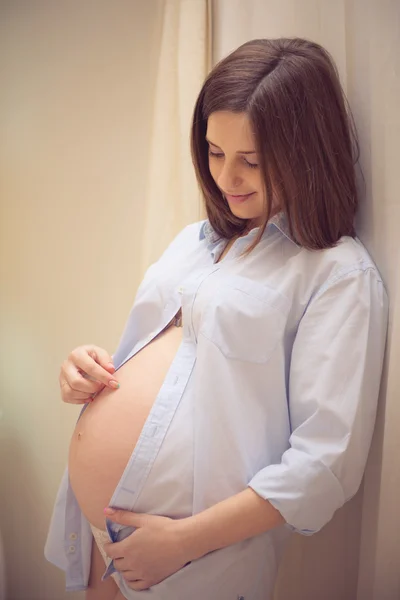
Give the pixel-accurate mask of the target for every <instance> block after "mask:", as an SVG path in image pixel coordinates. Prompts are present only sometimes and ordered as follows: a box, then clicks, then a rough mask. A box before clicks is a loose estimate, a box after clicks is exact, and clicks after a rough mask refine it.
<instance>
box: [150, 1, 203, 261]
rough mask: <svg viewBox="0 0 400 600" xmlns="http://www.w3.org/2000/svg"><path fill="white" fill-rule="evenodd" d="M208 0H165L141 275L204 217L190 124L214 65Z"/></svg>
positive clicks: (154, 105) (154, 103) (154, 101)
mask: <svg viewBox="0 0 400 600" xmlns="http://www.w3.org/2000/svg"><path fill="white" fill-rule="evenodd" d="M209 47H210V35H209V2H208V0H165V2H164V15H163V23H162V31H161V44H160V49H159V57H158V71H157V81H156V89H155V95H154V99H153V116H152V135H151V149H150V168H149V171H148V185H147V194H146V198H145V217H144V222H143V232H144V236H143V248H142V256H141V259H142V270H144V269H145V268H146V267H147V266H148V265H149V264H150V263H151V262H153V261H154V260H156V259H157V258H158V257H159V256H160V254H161V253H162V251H163V250H164V249H165V247H166V246H167V244H168V243H169V242H170V241H171V240H172V239H173V237H174V236H175V235H176V234H177V233H178V232H179V231H180V230H181V229H182V228H183V227H184V226H185V225H187V224H189V223H192V222H194V221H198V220H199V219H200V218H202V205H201V201H200V194H199V192H198V188H197V184H196V180H195V176H194V170H193V166H192V163H191V157H190V141H189V140H190V124H191V117H192V112H193V108H194V104H195V101H196V98H197V95H198V93H199V91H200V88H201V85H202V83H203V80H204V78H205V76H206V74H207V72H208V68H209V63H210V52H209Z"/></svg>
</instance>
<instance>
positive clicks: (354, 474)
mask: <svg viewBox="0 0 400 600" xmlns="http://www.w3.org/2000/svg"><path fill="white" fill-rule="evenodd" d="M387 318H388V301H387V295H386V292H385V288H384V286H383V283H382V280H381V279H380V276H379V273H378V272H377V271H376V269H374V268H366V269H365V270H362V269H359V268H357V269H354V270H353V271H352V272H350V273H347V274H345V275H342V276H339V277H336V278H335V279H334V280H332V281H330V282H328V283H327V284H326V285H325V286H323V288H321V289H320V290H319V292H317V294H316V295H315V297H314V298H313V299H312V300H311V302H310V303H309V306H308V308H307V310H306V312H305V313H304V316H303V318H302V319H301V321H300V324H299V327H298V330H297V334H296V337H295V341H294V344H293V349H292V356H291V363H290V371H289V385H288V396H289V397H288V403H289V415H290V425H291V428H290V431H291V435H290V439H289V448H288V450H286V451H285V452H284V454H283V455H282V458H281V462H280V463H279V464H273V465H269V466H267V467H265V468H264V469H262V470H261V471H259V472H258V473H256V475H255V476H254V477H253V478H252V479H251V481H250V482H249V486H250V487H251V488H252V489H253V490H254V491H255V492H256V493H257V494H259V495H260V496H261V497H263V498H264V499H267V500H269V501H270V502H271V504H272V505H273V506H274V507H275V508H276V509H277V510H279V512H280V513H281V514H282V516H283V517H284V519H285V521H286V522H287V524H288V525H289V527H291V528H292V529H294V530H295V531H297V532H298V533H302V534H304V535H311V534H312V533H315V532H316V531H318V530H320V529H321V528H322V527H323V526H324V525H325V524H326V523H328V521H330V519H331V518H332V516H333V514H334V512H335V511H336V510H337V509H338V508H340V507H341V506H342V505H343V504H344V503H345V502H346V501H347V500H349V499H350V498H351V497H352V496H353V495H354V494H355V493H356V492H357V490H358V488H359V486H360V483H361V480H362V476H363V473H364V469H365V465H366V461H367V457H368V452H369V448H370V444H371V439H372V434H373V429H374V424H375V416H376V409H377V401H378V395H379V388H380V380H381V374H382V364H383V357H384V351H385V341H386V332H387Z"/></svg>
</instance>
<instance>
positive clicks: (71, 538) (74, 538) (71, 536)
mask: <svg viewBox="0 0 400 600" xmlns="http://www.w3.org/2000/svg"><path fill="white" fill-rule="evenodd" d="M77 537H78V536H77V535H76V533H71V534H70V536H69V539H70V540H76V538H77Z"/></svg>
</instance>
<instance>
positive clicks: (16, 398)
mask: <svg viewBox="0 0 400 600" xmlns="http://www.w3.org/2000/svg"><path fill="white" fill-rule="evenodd" d="M161 7H162V5H161V2H159V1H158V0H152V2H132V1H131V0H113V2H108V1H107V0H96V1H94V0H85V2H80V1H79V0H69V1H68V2H61V1H57V2H54V1H52V0H30V1H24V0H2V1H1V2H0V61H1V64H0V73H1V81H0V90H1V92H0V201H1V207H0V211H1V213H0V277H1V288H2V293H1V298H0V352H1V360H0V364H1V367H0V368H1V377H0V386H1V389H0V405H1V419H0V428H1V429H0V477H1V481H2V491H1V511H0V528H1V532H2V537H3V541H4V546H5V551H6V570H7V578H8V586H9V591H8V595H7V600H61V599H62V598H67V597H68V598H69V599H70V600H74V598H78V597H80V595H79V594H76V595H75V594H68V595H64V591H63V586H64V577H63V574H62V573H61V572H59V571H58V569H56V568H55V567H53V566H52V565H50V564H48V563H46V561H45V560H44V558H43V546H44V542H45V537H46V533H47V528H48V523H49V519H50V514H51V510H52V506H53V502H54V499H55V494H56V491H57V488H58V484H59V481H60V478H61V475H62V472H63V470H64V466H65V463H66V458H67V451H68V443H69V439H70V435H71V432H72V430H73V427H74V423H75V421H76V418H77V416H78V412H79V409H78V407H74V406H66V405H63V404H62V403H61V401H60V397H59V391H58V382H57V377H58V371H59V366H60V364H61V362H62V360H63V359H64V358H65V357H66V355H67V354H68V352H69V351H70V350H72V348H74V347H76V346H78V345H80V344H83V343H90V342H93V343H96V344H98V345H100V346H103V347H104V348H107V349H109V351H110V352H112V351H113V350H114V348H115V346H116V344H117V342H118V337H119V335H120V332H121V329H122V327H123V324H124V321H125V319H126V317H127V313H128V311H129V308H130V306H131V304H132V301H133V297H134V294H135V291H136V287H137V285H138V282H139V280H140V276H141V273H140V267H139V261H138V260H137V259H136V257H137V256H138V253H139V248H140V246H141V243H142V239H141V230H142V229H141V220H142V215H143V198H144V194H145V188H144V183H145V177H144V176H143V174H144V173H146V170H147V169H148V151H149V148H148V139H149V137H150V132H149V127H150V123H151V118H150V117H151V109H152V105H151V99H152V96H153V86H154V82H155V72H156V66H157V65H156V59H157V53H158V46H157V45H158V43H159V30H160V27H161V16H162V9H161ZM4 482H7V484H6V485H5V484H4Z"/></svg>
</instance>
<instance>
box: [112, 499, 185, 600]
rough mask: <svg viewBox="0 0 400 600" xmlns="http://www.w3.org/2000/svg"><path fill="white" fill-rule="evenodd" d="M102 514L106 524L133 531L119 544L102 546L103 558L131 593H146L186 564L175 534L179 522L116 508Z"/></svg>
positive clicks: (179, 524) (179, 525)
mask: <svg viewBox="0 0 400 600" xmlns="http://www.w3.org/2000/svg"><path fill="white" fill-rule="evenodd" d="M104 512H105V514H106V516H107V518H108V519H110V521H114V522H115V523H119V524H120V525H128V526H131V527H136V528H137V529H136V530H135V531H134V532H133V533H131V535H129V536H128V537H127V538H125V539H124V540H122V541H121V542H115V543H112V542H110V543H108V544H104V550H105V552H106V554H107V556H109V557H110V558H112V559H113V560H114V566H115V568H116V570H117V571H119V572H120V573H121V574H122V576H123V577H124V579H125V580H126V582H127V585H128V587H130V588H131V589H132V590H136V591H140V590H146V589H148V588H149V587H151V586H152V585H155V584H156V583H160V582H161V581H163V580H164V579H166V578H167V577H169V576H170V575H172V574H173V573H176V571H179V570H180V569H181V568H182V567H184V566H185V565H186V564H187V563H188V562H190V558H189V557H188V556H185V549H184V545H183V544H182V538H181V536H180V533H179V532H180V531H181V521H182V520H181V519H179V520H176V519H170V518H169V517H159V516H156V515H148V514H143V513H140V514H139V513H133V512H130V511H128V510H119V509H117V510H114V512H113V514H108V512H107V511H106V510H105V511H104Z"/></svg>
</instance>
